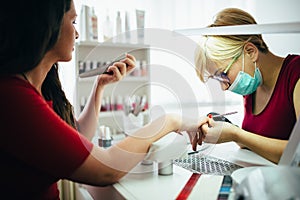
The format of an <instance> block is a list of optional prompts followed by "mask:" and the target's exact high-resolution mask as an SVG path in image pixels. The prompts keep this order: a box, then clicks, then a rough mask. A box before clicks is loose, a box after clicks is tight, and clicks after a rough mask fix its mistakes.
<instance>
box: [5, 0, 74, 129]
mask: <svg viewBox="0 0 300 200" xmlns="http://www.w3.org/2000/svg"><path fill="white" fill-rule="evenodd" d="M71 1H72V0H27V1H24V0H14V1H6V2H5V4H2V5H1V7H0V27H1V28H0V44H1V45H0V75H10V74H22V73H24V72H27V71H30V70H32V69H34V68H35V67H36V66H37V65H38V64H39V63H40V62H41V60H42V58H43V57H44V56H45V54H46V52H47V51H49V50H50V49H51V48H53V46H54V45H55V43H56V42H57V40H58V37H59V34H60V29H61V24H62V20H63V16H64V14H65V12H67V11H69V10H70V7H71ZM42 94H43V96H44V97H45V98H46V100H51V101H53V108H54V110H55V112H56V113H57V114H58V115H60V117H61V118H62V119H63V120H65V121H66V122H67V123H69V124H70V125H72V126H73V127H75V123H74V117H73V108H72V106H71V104H70V102H69V101H68V100H67V98H66V96H65V93H64V92H63V90H62V87H61V83H60V80H59V77H58V65H57V63H56V64H54V65H53V66H52V68H51V70H50V71H49V72H48V74H47V77H46V79H45V81H44V83H43V85H42Z"/></svg>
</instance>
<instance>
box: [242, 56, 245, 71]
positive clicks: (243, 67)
mask: <svg viewBox="0 0 300 200" xmlns="http://www.w3.org/2000/svg"><path fill="white" fill-rule="evenodd" d="M242 56H243V66H242V70H243V72H244V69H245V56H244V51H243V55H242Z"/></svg>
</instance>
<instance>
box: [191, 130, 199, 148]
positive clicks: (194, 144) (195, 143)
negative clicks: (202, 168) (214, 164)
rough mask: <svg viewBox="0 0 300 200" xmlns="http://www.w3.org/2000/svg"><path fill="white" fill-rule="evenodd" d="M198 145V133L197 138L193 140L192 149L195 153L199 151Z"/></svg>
mask: <svg viewBox="0 0 300 200" xmlns="http://www.w3.org/2000/svg"><path fill="white" fill-rule="evenodd" d="M197 143H198V133H196V134H195V137H194V139H193V142H192V148H193V150H194V151H196V150H197Z"/></svg>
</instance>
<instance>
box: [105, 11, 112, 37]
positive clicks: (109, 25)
mask: <svg viewBox="0 0 300 200" xmlns="http://www.w3.org/2000/svg"><path fill="white" fill-rule="evenodd" d="M112 35H113V28H112V23H111V21H110V18H109V13H107V15H106V20H105V21H104V23H103V39H104V41H106V40H109V39H111V37H112Z"/></svg>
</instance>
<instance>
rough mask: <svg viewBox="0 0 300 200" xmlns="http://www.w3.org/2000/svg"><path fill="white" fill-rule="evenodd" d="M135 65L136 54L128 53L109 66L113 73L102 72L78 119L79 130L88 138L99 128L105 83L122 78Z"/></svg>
mask: <svg viewBox="0 0 300 200" xmlns="http://www.w3.org/2000/svg"><path fill="white" fill-rule="evenodd" d="M126 65H127V67H126ZM134 65H135V58H134V56H132V55H129V54H127V55H126V58H125V59H124V60H121V61H120V62H116V63H114V64H113V65H112V66H110V67H109V68H108V71H112V72H113V75H109V74H101V75H99V76H98V77H97V79H96V80H95V83H94V86H93V89H92V92H91V94H90V96H89V98H88V100H87V103H86V105H85V107H84V109H83V111H82V112H81V113H80V116H79V117H78V119H77V127H78V130H79V132H80V133H82V134H83V135H84V136H86V137H87V138H88V139H90V140H91V139H92V138H93V136H94V134H95V131H96V128H97V124H98V118H99V113H100V108H101V100H102V97H103V92H104V88H105V85H107V84H110V83H114V82H117V81H119V80H121V79H122V78H123V77H124V76H125V75H126V74H127V73H128V72H130V71H132V69H133V68H134Z"/></svg>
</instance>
